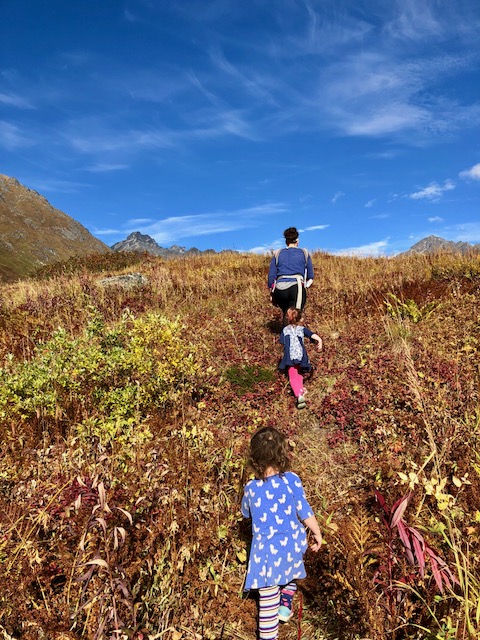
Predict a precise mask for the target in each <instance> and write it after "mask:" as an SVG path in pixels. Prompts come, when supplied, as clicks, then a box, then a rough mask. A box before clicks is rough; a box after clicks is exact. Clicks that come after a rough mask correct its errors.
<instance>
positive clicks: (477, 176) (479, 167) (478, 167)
mask: <svg viewBox="0 0 480 640" xmlns="http://www.w3.org/2000/svg"><path fill="white" fill-rule="evenodd" d="M458 175H459V176H460V178H464V179H466V180H480V162H479V163H478V164H474V165H473V167H471V168H470V169H465V171H460V173H459V174H458Z"/></svg>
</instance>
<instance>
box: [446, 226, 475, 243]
mask: <svg viewBox="0 0 480 640" xmlns="http://www.w3.org/2000/svg"><path fill="white" fill-rule="evenodd" d="M452 236H453V237H452V239H453V240H455V241H456V242H480V222H465V223H463V224H457V225H455V227H454V228H453V229H452Z"/></svg>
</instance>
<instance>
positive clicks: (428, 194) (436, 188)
mask: <svg viewBox="0 0 480 640" xmlns="http://www.w3.org/2000/svg"><path fill="white" fill-rule="evenodd" d="M452 189H455V184H454V183H453V182H452V181H451V180H445V182H444V183H443V186H441V185H439V184H438V183H437V182H431V183H430V184H429V185H428V187H425V188H424V189H421V190H420V191H415V192H414V193H410V194H409V195H408V196H407V197H408V198H410V199H411V200H431V201H437V200H439V199H440V198H441V197H442V196H443V194H444V193H445V192H446V191H452Z"/></svg>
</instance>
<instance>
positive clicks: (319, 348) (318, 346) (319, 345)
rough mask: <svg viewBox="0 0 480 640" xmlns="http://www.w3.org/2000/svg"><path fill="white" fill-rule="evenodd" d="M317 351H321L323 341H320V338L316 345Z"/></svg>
mask: <svg viewBox="0 0 480 640" xmlns="http://www.w3.org/2000/svg"><path fill="white" fill-rule="evenodd" d="M317 349H318V350H319V351H321V350H322V349H323V341H322V339H321V338H320V340H319V341H318V343H317Z"/></svg>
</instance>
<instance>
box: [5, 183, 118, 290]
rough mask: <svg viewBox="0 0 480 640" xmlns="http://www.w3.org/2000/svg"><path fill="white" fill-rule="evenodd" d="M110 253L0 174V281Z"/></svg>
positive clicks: (72, 222)
mask: <svg viewBox="0 0 480 640" xmlns="http://www.w3.org/2000/svg"><path fill="white" fill-rule="evenodd" d="M110 251H111V249H110V248H109V247H107V245H105V244H104V243H103V242H101V241H100V240H98V239H97V238H95V237H94V236H93V235H92V234H91V233H90V232H89V231H88V230H87V229H85V227H83V226H82V225H81V224H80V223H79V222H77V221H76V220H74V219H73V218H71V217H70V216H68V215H67V214H66V213H63V211H60V210H59V209H55V208H54V207H52V205H51V204H50V203H49V202H48V200H46V199H45V198H44V197H43V196H41V195H40V194H39V193H37V192H36V191H33V190H31V189H28V188H27V187H25V186H23V185H21V184H20V183H19V182H18V180H16V179H15V178H10V177H8V176H5V175H2V174H0V281H3V282H11V281H14V280H17V279H19V278H22V277H25V276H27V275H29V274H30V273H32V272H33V271H34V270H35V269H36V268H38V267H41V266H43V265H45V264H51V263H53V262H58V261H61V260H66V259H67V258H69V257H71V256H75V255H88V254H92V253H108V252H110Z"/></svg>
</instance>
